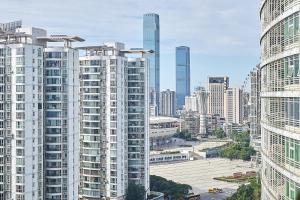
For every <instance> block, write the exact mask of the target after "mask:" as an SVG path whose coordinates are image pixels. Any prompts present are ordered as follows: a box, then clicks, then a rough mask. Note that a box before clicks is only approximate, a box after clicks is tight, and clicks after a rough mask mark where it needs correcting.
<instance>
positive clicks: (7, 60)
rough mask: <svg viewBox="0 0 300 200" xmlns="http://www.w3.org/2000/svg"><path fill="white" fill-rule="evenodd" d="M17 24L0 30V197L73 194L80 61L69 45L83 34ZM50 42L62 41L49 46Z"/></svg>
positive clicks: (69, 196)
mask: <svg viewBox="0 0 300 200" xmlns="http://www.w3.org/2000/svg"><path fill="white" fill-rule="evenodd" d="M19 24H20V23H16V24H11V25H10V26H9V27H8V29H9V31H10V32H9V33H8V32H6V31H3V30H2V32H1V34H0V38H1V44H0V49H1V50H0V53H1V59H0V60H1V62H0V66H2V68H1V69H0V71H1V77H2V79H1V78H0V79H1V80H2V82H1V88H2V89H0V90H1V91H2V92H3V93H4V94H3V95H2V96H1V100H2V101H3V104H1V103H0V108H3V109H1V113H2V114H1V116H2V117H3V118H2V119H3V120H4V121H3V126H2V125H1V127H2V128H3V129H2V131H3V132H2V133H1V137H2V136H3V138H1V139H0V140H2V141H3V145H4V147H5V150H4V152H5V153H4V156H5V159H4V157H3V158H2V159H1V160H2V161H4V162H2V161H1V165H2V166H1V167H2V168H3V174H2V175H3V176H2V175H1V173H0V176H2V177H1V180H3V185H2V186H3V187H2V186H1V187H0V199H18V200H32V199H64V200H66V199H77V198H78V181H79V177H78V176H76V174H77V173H79V165H78V163H79V151H78V150H79V149H78V147H79V140H78V136H79V132H78V130H79V119H78V117H77V116H78V108H79V106H78V92H79V90H78V89H79V87H78V85H77V87H76V83H77V84H78V77H79V76H78V70H79V65H78V53H77V54H76V51H75V50H74V49H72V48H71V47H70V45H71V42H73V41H83V39H81V38H79V37H72V36H65V35H60V36H47V32H46V31H45V30H43V29H38V28H19ZM14 26H15V27H16V29H15V30H12V27H14ZM49 42H63V43H64V46H63V47H59V46H56V47H55V48H50V47H48V43H49ZM76 55H77V56H76ZM76 63H77V64H76ZM4 122H5V123H4ZM0 123H1V121H0ZM1 144H2V142H1ZM1 149H2V148H1ZM3 149H4V148H3ZM76 149H77V150H76ZM2 178H3V179H2Z"/></svg>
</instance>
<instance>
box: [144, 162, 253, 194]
mask: <svg viewBox="0 0 300 200" xmlns="http://www.w3.org/2000/svg"><path fill="white" fill-rule="evenodd" d="M252 170H255V168H253V167H252V165H251V162H245V161H242V160H233V161H230V160H229V159H223V158H213V159H203V160H195V161H186V162H180V163H166V164H160V165H151V166H150V174H151V175H157V176H161V177H164V178H166V179H168V180H173V181H175V182H178V183H184V184H189V185H191V186H192V187H193V192H194V193H195V194H203V193H207V191H208V188H210V187H215V188H222V189H223V190H224V191H225V194H224V195H225V196H230V195H231V194H232V193H233V192H235V190H236V189H237V188H238V187H239V184H236V183H228V182H223V181H217V180H214V179H213V178H214V177H220V176H230V175H232V174H233V173H234V172H244V173H245V172H246V171H252ZM220 199H223V198H220Z"/></svg>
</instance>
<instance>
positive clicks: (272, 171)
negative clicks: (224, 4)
mask: <svg viewBox="0 0 300 200" xmlns="http://www.w3.org/2000/svg"><path fill="white" fill-rule="evenodd" d="M299 11H300V1H299V0H293V1H272V0H264V1H262V3H261V8H260V19H261V29H262V33H261V40H260V44H261V64H260V70H261V95H260V97H261V133H262V136H261V137H262V151H261V153H262V169H261V171H262V173H261V177H262V197H261V199H262V200H266V199H267V200H268V199H290V200H292V199H293V200H294V199H299V196H300V137H299V136H300V121H299V120H300V119H299V104H300V87H299V84H300V83H299V50H300V46H299Z"/></svg>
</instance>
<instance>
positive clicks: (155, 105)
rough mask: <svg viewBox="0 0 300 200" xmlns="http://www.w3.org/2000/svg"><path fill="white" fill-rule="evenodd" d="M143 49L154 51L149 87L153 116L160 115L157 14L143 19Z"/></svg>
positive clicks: (150, 56)
mask: <svg viewBox="0 0 300 200" xmlns="http://www.w3.org/2000/svg"><path fill="white" fill-rule="evenodd" d="M143 47H144V49H148V50H153V51H154V53H153V54H151V55H148V57H147V58H148V59H149V62H150V69H149V71H150V73H149V77H150V80H149V87H150V91H149V92H150V106H151V108H152V109H154V112H155V113H153V114H155V115H158V113H159V111H158V109H159V93H160V26H159V15H158V14H155V13H147V14H144V17H143Z"/></svg>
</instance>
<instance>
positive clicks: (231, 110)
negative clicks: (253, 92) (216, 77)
mask: <svg viewBox="0 0 300 200" xmlns="http://www.w3.org/2000/svg"><path fill="white" fill-rule="evenodd" d="M242 102H243V91H242V90H241V89H239V88H228V89H227V90H226V93H225V120H226V123H227V124H241V123H242V121H243V103H242Z"/></svg>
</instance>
